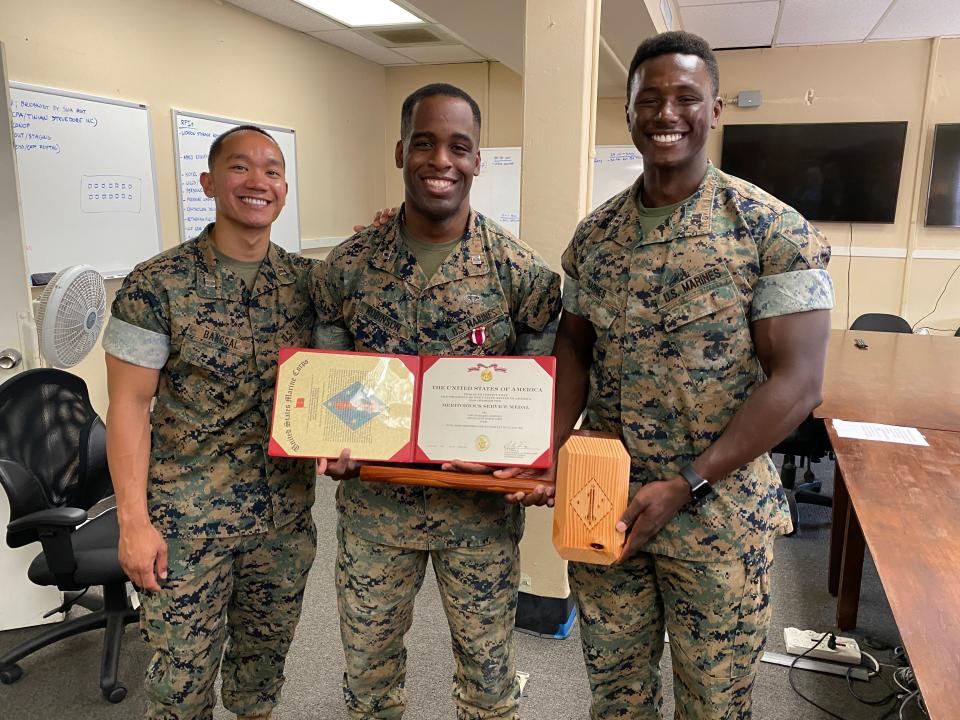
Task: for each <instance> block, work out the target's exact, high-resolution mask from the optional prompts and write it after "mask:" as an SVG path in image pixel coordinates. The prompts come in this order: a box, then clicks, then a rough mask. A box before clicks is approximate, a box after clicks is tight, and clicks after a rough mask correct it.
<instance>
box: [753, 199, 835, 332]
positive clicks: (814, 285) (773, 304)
mask: <svg viewBox="0 0 960 720" xmlns="http://www.w3.org/2000/svg"><path fill="white" fill-rule="evenodd" d="M759 250H760V275H761V277H760V280H759V282H758V283H757V285H756V287H755V288H754V291H753V303H752V305H751V312H750V320H751V321H756V320H764V319H766V318H771V317H777V316H780V315H790V314H792V313H798V312H806V311H808V310H830V309H831V308H833V282H832V280H831V279H830V274H829V273H828V272H827V263H828V262H829V261H830V245H829V243H828V242H827V240H826V238H825V237H824V236H823V235H822V234H821V233H820V231H819V230H817V229H816V228H814V227H813V226H812V225H810V223H808V222H807V221H806V220H805V219H804V218H803V216H802V215H800V214H799V213H798V212H796V211H795V210H787V211H786V212H783V213H781V214H780V215H778V216H777V217H776V218H775V219H774V220H773V222H771V224H770V226H769V228H768V229H767V232H766V233H764V237H763V239H762V240H761V242H760V247H759Z"/></svg>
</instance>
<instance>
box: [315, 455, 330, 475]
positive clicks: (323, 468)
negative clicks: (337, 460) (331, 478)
mask: <svg viewBox="0 0 960 720" xmlns="http://www.w3.org/2000/svg"><path fill="white" fill-rule="evenodd" d="M329 464H330V462H329V460H327V459H326V458H317V475H326V474H327V465H329Z"/></svg>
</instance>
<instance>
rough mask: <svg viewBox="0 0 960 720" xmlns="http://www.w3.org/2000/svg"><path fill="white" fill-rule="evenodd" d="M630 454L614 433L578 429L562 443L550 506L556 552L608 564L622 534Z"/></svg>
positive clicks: (616, 553) (617, 550)
mask: <svg viewBox="0 0 960 720" xmlns="http://www.w3.org/2000/svg"><path fill="white" fill-rule="evenodd" d="M629 487H630V455H629V453H627V450H626V448H625V447H624V446H623V442H622V441H621V440H620V438H619V437H618V436H617V435H615V434H614V433H601V432H594V431H591V430H577V431H574V433H573V435H571V436H570V438H569V439H568V440H567V442H566V443H564V445H563V447H561V448H560V453H559V457H558V459H557V488H556V495H555V500H554V508H553V546H554V547H555V548H556V550H557V552H558V553H559V554H560V557H562V558H564V559H565V560H574V561H576V562H585V563H593V564H596V565H610V564H612V563H613V562H614V561H615V560H616V559H617V558H618V557H619V556H620V551H621V550H622V548H623V542H624V538H625V536H624V535H623V534H622V533H618V532H617V530H616V524H617V520H619V519H620V516H621V515H622V514H623V512H624V511H625V510H626V509H627V496H628V493H629Z"/></svg>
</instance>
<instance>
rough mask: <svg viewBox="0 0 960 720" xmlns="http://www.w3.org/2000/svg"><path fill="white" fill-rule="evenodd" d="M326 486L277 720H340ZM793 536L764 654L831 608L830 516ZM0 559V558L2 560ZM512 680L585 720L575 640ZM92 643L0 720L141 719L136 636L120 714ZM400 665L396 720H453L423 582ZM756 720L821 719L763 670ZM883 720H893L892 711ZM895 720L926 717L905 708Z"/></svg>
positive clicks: (429, 590)
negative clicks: (400, 710)
mask: <svg viewBox="0 0 960 720" xmlns="http://www.w3.org/2000/svg"><path fill="white" fill-rule="evenodd" d="M816 471H817V476H818V478H820V479H822V480H823V481H824V492H827V493H829V492H830V490H831V485H832V482H831V478H832V474H833V465H832V463H830V462H824V463H820V464H819V465H818V466H816ZM333 492H334V485H333V483H332V482H329V481H323V482H321V484H320V486H319V492H318V497H317V505H316V508H315V512H314V515H315V518H316V521H317V525H318V527H319V528H320V539H321V542H320V544H321V549H320V551H319V553H318V555H317V560H316V564H315V565H314V569H313V572H312V574H311V577H310V581H309V584H308V588H307V598H306V601H305V607H304V612H303V618H302V620H301V622H300V625H299V627H298V629H297V636H296V639H295V641H294V646H293V649H292V650H291V654H290V657H289V658H288V661H287V683H286V686H285V688H284V695H283V700H282V702H281V704H280V706H279V708H278V709H277V711H276V712H275V714H274V718H275V720H307V719H309V720H340V719H342V718H346V713H345V712H344V710H343V701H342V698H341V694H340V675H341V672H342V653H341V649H340V636H339V630H338V626H337V610H336V600H335V594H334V587H333V562H334V553H335V535H334V526H335V517H336V514H335V511H334V507H333ZM800 512H801V526H800V532H799V533H797V534H796V535H795V536H793V537H785V538H780V539H779V540H778V541H777V548H776V567H775V570H774V580H773V593H774V595H773V607H774V617H773V626H772V628H771V632H770V639H769V643H768V650H770V651H773V652H783V628H784V627H785V626H791V625H792V626H796V627H801V628H810V629H815V630H829V629H832V628H833V623H834V612H835V606H836V604H835V600H834V598H832V597H831V596H830V595H829V594H828V592H827V589H826V572H827V561H826V555H827V545H828V540H829V532H830V514H829V513H830V511H829V509H826V508H819V507H814V506H807V505H802V506H801V510H800ZM2 551H3V548H0V552H2ZM31 632H33V631H32V630H30V629H26V630H16V631H8V632H3V633H0V651H2V650H4V649H6V648H9V647H11V646H13V645H15V644H16V643H17V642H18V641H20V640H21V639H23V638H26V637H28V636H29V635H30V634H31ZM850 634H852V635H854V636H855V637H857V638H858V639H863V638H865V637H866V638H869V639H870V642H871V643H873V644H874V645H877V646H880V648H890V649H878V650H871V652H872V653H873V654H875V655H876V656H877V657H878V659H880V661H881V662H893V655H892V652H891V649H892V648H893V647H894V646H895V645H897V644H898V643H899V635H898V633H897V628H896V626H895V624H894V622H893V617H892V615H891V613H890V608H889V606H888V605H887V602H886V598H885V597H884V594H883V590H882V588H881V586H880V583H879V580H878V578H877V574H876V570H875V569H874V566H873V563H872V561H871V560H870V558H869V556H868V557H867V561H866V567H865V571H864V580H863V591H862V595H861V601H860V626H859V627H858V628H857V630H856V631H855V632H853V633H850ZM515 641H516V647H517V656H518V669H520V670H522V671H524V672H527V673H529V675H530V677H529V681H528V682H527V685H526V689H525V692H524V696H523V702H522V710H521V717H522V718H523V719H524V720H562V719H566V718H570V719H574V718H587V717H588V711H589V702H590V693H589V688H588V686H587V679H586V673H585V671H584V669H583V656H582V653H581V650H580V641H579V636H578V633H577V631H576V630H575V631H574V632H573V634H572V635H571V636H570V637H569V638H568V639H566V640H551V639H543V638H539V637H535V636H532V635H529V634H525V633H517V634H516V636H515ZM99 643H100V636H99V635H98V634H97V633H94V634H91V635H88V636H85V637H78V638H73V639H71V640H70V641H65V642H61V643H59V644H57V645H55V646H54V647H51V648H48V649H46V650H45V651H43V652H41V653H39V654H38V655H35V656H33V657H31V658H28V659H27V660H26V661H24V662H23V663H22V667H23V669H24V676H23V678H22V679H21V680H20V681H19V682H17V683H16V684H14V685H11V686H3V687H0V718H4V719H5V720H54V719H56V718H70V719H71V720H93V719H94V718H96V719H97V720H99V719H101V718H102V719H105V720H106V719H108V718H137V717H142V711H143V702H144V692H143V689H142V677H143V673H144V669H145V667H146V665H147V662H148V659H149V653H148V652H147V649H146V648H145V647H144V646H143V645H142V643H141V642H140V639H139V636H138V634H137V632H136V629H135V626H130V627H129V628H128V630H127V634H126V636H125V638H124V646H123V659H122V662H121V669H120V674H121V678H122V680H123V682H124V683H125V684H126V685H127V686H128V688H129V694H128V696H127V699H126V700H125V701H124V702H123V703H121V704H120V705H115V706H114V705H109V704H108V703H106V702H105V701H103V700H102V699H101V698H100V693H99V688H98V686H97V678H98V669H99V664H100V659H99V657H100V655H99V654H100V645H99ZM407 649H408V653H409V662H408V675H407V685H406V686H407V696H408V708H407V713H406V715H405V718H409V719H410V720H434V719H440V718H443V719H446V718H453V717H454V711H453V704H452V701H451V700H450V678H451V675H452V668H453V660H452V655H451V650H450V640H449V635H448V632H447V628H446V621H445V618H444V616H443V611H442V608H441V606H440V600H439V596H438V594H437V588H436V582H435V581H434V579H433V576H432V574H431V573H428V576H427V581H426V583H425V584H424V588H423V590H422V591H421V593H420V596H419V598H418V600H417V605H416V619H415V622H414V627H413V629H412V630H411V632H410V633H409V635H408V636H407ZM669 663H670V658H669V651H668V652H667V653H666V654H665V657H664V660H663V666H662V667H663V668H664V670H665V677H664V695H665V703H664V712H663V715H664V717H665V718H670V717H672V714H673V701H672V697H671V689H670V688H671V682H670V664H669ZM891 673H892V669H891V668H884V669H883V674H882V676H881V677H880V678H876V679H874V680H873V681H871V682H870V683H869V684H866V683H855V689H856V690H857V691H858V692H859V693H860V694H861V695H865V696H868V697H873V698H876V697H880V696H882V695H885V694H886V693H887V692H888V691H889V687H890V686H889V684H888V683H890V682H891V681H890V677H891ZM794 676H795V681H796V684H797V686H798V687H799V688H800V690H801V691H803V692H804V693H805V694H807V695H809V696H810V697H811V698H813V699H814V700H816V701H817V702H818V703H819V704H821V705H823V706H824V707H826V708H828V709H830V710H831V711H832V712H833V713H835V714H836V716H839V717H841V718H848V719H850V720H857V719H861V718H862V719H866V718H872V719H875V720H877V719H879V718H881V717H884V715H885V709H884V708H877V707H870V706H867V705H863V704H861V703H859V702H857V701H856V700H855V699H854V698H853V697H852V696H851V695H850V693H849V691H848V689H847V684H846V681H845V680H844V679H843V678H842V677H835V676H829V675H822V674H818V673H812V672H805V671H796V672H795V673H794ZM754 706H755V712H754V717H755V718H757V719H758V720H815V719H819V718H825V717H829V716H828V715H826V714H824V713H823V712H821V711H820V710H817V709H816V708H814V707H812V706H811V705H809V704H807V703H806V702H805V701H803V700H801V699H800V698H799V697H797V695H796V694H795V693H794V692H793V690H791V688H790V685H789V683H788V680H787V668H785V667H781V666H779V665H773V664H766V663H764V664H762V665H761V669H760V673H759V677H758V679H757V684H756V689H755V691H754ZM232 717H233V716H232V714H230V713H228V712H226V711H225V710H224V709H223V708H222V707H218V708H217V710H216V712H215V714H214V718H215V719H216V720H226V719H228V718H232ZM888 717H897V712H896V708H894V711H893V713H892V714H891V715H889V716H888ZM902 717H903V718H921V717H924V716H923V715H922V714H921V713H920V711H919V710H918V709H917V708H916V707H915V706H914V705H912V704H911V705H910V706H908V707H907V708H906V709H905V710H904V713H903V715H902Z"/></svg>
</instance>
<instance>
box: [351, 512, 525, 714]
mask: <svg viewBox="0 0 960 720" xmlns="http://www.w3.org/2000/svg"><path fill="white" fill-rule="evenodd" d="M338 535H339V549H338V553H337V569H336V579H337V588H338V593H337V603H338V605H339V610H340V617H341V625H340V627H341V635H342V637H343V645H344V648H345V649H346V648H349V651H348V652H345V653H344V654H345V657H346V663H347V664H346V671H345V672H344V677H343V692H344V698H345V699H346V703H347V711H348V713H349V715H350V717H351V718H356V719H357V720H361V719H362V720H369V718H380V719H382V720H394V719H395V718H400V717H401V716H402V715H403V711H404V708H405V705H406V702H405V694H404V679H405V676H406V650H405V649H404V647H403V636H404V634H405V633H406V632H407V631H408V630H409V629H410V626H411V624H412V623H413V604H414V599H415V598H416V594H417V591H418V590H419V589H420V586H421V585H422V584H423V578H424V573H425V571H426V567H427V553H426V552H423V551H422V550H407V549H404V548H398V547H392V546H389V545H382V544H380V543H371V542H367V541H366V540H364V539H363V538H361V537H359V536H357V535H354V534H352V533H351V532H350V531H349V530H346V529H344V528H341V529H340V530H339V532H338ZM429 554H430V556H431V558H432V561H433V569H434V573H435V574H436V576H437V584H438V585H439V587H440V595H441V597H442V598H443V607H444V610H445V611H446V614H447V620H448V622H449V625H450V634H451V636H452V638H453V647H454V659H455V660H456V671H455V674H454V679H453V700H454V704H455V706H456V708H457V717H458V718H460V719H461V720H480V719H489V720H492V719H494V718H510V719H513V718H517V717H518V714H517V713H518V705H519V701H520V687H519V684H518V682H517V676H516V670H515V668H514V661H513V653H512V652H511V634H512V632H513V623H514V617H515V615H516V611H517V586H518V584H519V582H520V563H519V551H518V549H517V544H516V542H514V541H513V540H512V539H509V538H505V539H501V540H495V541H492V542H491V543H489V544H487V545H484V546H482V547H463V548H450V549H446V550H434V551H432V552H431V553H429ZM442 715H443V713H441V712H439V711H438V712H437V713H436V717H441V716H442Z"/></svg>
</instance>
